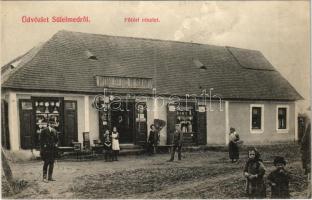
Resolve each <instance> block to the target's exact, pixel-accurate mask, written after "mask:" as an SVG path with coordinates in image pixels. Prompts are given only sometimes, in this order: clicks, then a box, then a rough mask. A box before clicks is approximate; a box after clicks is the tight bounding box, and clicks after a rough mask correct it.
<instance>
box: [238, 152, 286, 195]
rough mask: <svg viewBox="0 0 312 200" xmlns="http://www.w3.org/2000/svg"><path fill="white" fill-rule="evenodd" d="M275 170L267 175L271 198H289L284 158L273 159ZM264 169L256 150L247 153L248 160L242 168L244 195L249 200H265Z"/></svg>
mask: <svg viewBox="0 0 312 200" xmlns="http://www.w3.org/2000/svg"><path fill="white" fill-rule="evenodd" d="M273 163H274V166H275V169H274V170H273V171H272V172H271V173H270V174H269V175H268V177H267V179H268V183H269V185H270V187H271V198H274V199H275V198H281V199H285V198H289V197H290V195H289V179H290V176H289V173H288V172H287V170H286V169H285V166H286V161H285V158H284V157H281V156H276V157H275V158H274V161H273ZM265 171H266V170H265V167H264V164H263V161H262V160H261V158H260V153H259V151H257V149H256V148H251V149H249V151H248V160H247V162H246V164H245V168H244V177H245V178H246V193H247V195H248V197H249V198H257V199H261V198H265V197H266V184H265V182H264V174H265Z"/></svg>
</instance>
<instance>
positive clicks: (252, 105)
mask: <svg viewBox="0 0 312 200" xmlns="http://www.w3.org/2000/svg"><path fill="white" fill-rule="evenodd" d="M253 107H260V108H261V129H253V128H252V108H253ZM249 110H250V116H249V126H250V133H251V134H261V133H263V132H264V104H250V107H249Z"/></svg>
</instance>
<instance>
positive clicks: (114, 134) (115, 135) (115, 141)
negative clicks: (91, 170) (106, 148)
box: [112, 126, 120, 161]
mask: <svg viewBox="0 0 312 200" xmlns="http://www.w3.org/2000/svg"><path fill="white" fill-rule="evenodd" d="M112 150H113V161H114V160H115V161H118V158H117V156H118V153H119V150H120V147H119V133H118V132H117V128H116V126H114V127H113V132H112Z"/></svg>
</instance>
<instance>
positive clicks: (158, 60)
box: [1, 31, 302, 150]
mask: <svg viewBox="0 0 312 200" xmlns="http://www.w3.org/2000/svg"><path fill="white" fill-rule="evenodd" d="M1 78H2V80H1V83H2V85H1V88H2V93H1V96H2V102H3V104H4V106H3V109H2V110H3V113H4V114H5V116H2V118H4V119H3V120H2V121H4V122H3V124H6V126H5V127H3V128H2V133H3V134H4V136H3V137H6V138H7V141H8V143H9V146H10V149H11V150H20V149H35V148H38V146H39V143H38V142H39V137H40V131H41V130H42V129H43V128H44V127H46V125H47V121H53V123H54V125H55V127H56V129H57V131H58V132H59V139H60V146H70V145H71V143H72V142H80V143H83V141H84V139H86V138H84V136H85V137H88V138H89V140H90V142H91V146H92V145H94V143H97V142H98V141H100V140H101V137H102V134H103V133H104V130H105V129H106V128H109V129H110V128H112V126H117V128H118V131H119V132H120V142H121V143H122V144H133V145H144V144H145V143H146V141H147V137H148V133H149V130H150V125H151V124H152V123H154V120H155V119H158V120H163V121H165V122H166V125H165V127H164V128H163V129H162V130H161V132H160V145H167V144H170V142H171V136H172V132H173V130H174V127H175V124H177V123H178V124H180V125H181V129H182V131H183V132H184V135H185V143H186V144H188V145H194V146H196V145H208V146H209V145H226V144H227V143H228V140H229V138H228V133H229V129H230V127H235V128H236V131H237V132H238V133H239V135H240V138H241V139H242V140H243V141H244V144H269V143H274V142H289V141H295V140H296V139H297V137H298V136H297V116H296V101H297V100H300V99H302V97H301V96H300V95H299V94H298V92H297V91H296V90H295V89H294V88H293V87H292V86H291V85H290V84H289V82H288V81H287V80H286V79H285V78H283V77H282V75H281V74H280V73H279V72H278V71H277V70H276V69H275V68H274V67H273V66H272V65H271V64H270V62H269V61H268V60H267V59H266V58H265V57H264V56H263V54H262V53H261V52H259V51H256V50H247V49H241V48H234V47H227V46H214V45H206V44H197V43H186V42H177V41H163V40H156V39H142V38H131V37H119V36H108V35H99V34H89V33H80V32H71V31H59V32H58V33H56V34H55V35H54V36H53V37H52V38H51V39H49V40H48V41H47V42H45V43H43V44H41V45H39V46H36V47H34V48H33V49H31V50H30V51H29V52H27V53H25V54H24V55H22V56H20V57H18V58H16V59H14V60H13V61H12V62H10V63H8V64H7V65H5V66H3V67H2V69H1ZM5 122H6V123H5Z"/></svg>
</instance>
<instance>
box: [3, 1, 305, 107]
mask: <svg viewBox="0 0 312 200" xmlns="http://www.w3.org/2000/svg"><path fill="white" fill-rule="evenodd" d="M0 3H1V9H2V10H1V66H3V65H4V64H6V63H7V62H9V61H10V60H12V59H14V58H15V57H17V56H19V55H22V54H23V53H25V52H26V51H28V50H29V49H31V48H32V47H34V46H36V45H38V44H40V43H42V42H45V41H47V40H48V39H49V38H51V37H52V35H53V34H55V33H56V32H57V31H59V30H70V31H79V32H87V33H98V34H106V35H118V36H130V37H144V38H154V39H163V40H176V41H185V42H196V43H203V44H212V45H221V46H234V47H240V48H247V49H255V50H259V51H261V52H262V53H263V54H264V56H265V57H266V58H267V59H268V60H269V61H270V62H271V64H273V66H274V67H275V68H276V69H277V70H278V71H279V72H280V73H281V74H282V75H283V76H284V77H285V78H286V79H287V80H288V81H289V82H290V83H291V84H292V85H293V86H294V87H295V89H296V90H297V91H298V92H299V93H300V94H301V95H302V96H303V97H304V98H305V100H303V101H299V102H298V105H299V112H304V111H305V110H306V108H307V107H308V106H309V105H310V104H309V103H310V102H309V101H310V91H309V89H310V76H311V70H310V49H309V44H310V16H309V14H310V12H309V6H310V5H309V4H310V1H217V2H214V1H183V2H176V1H171V2H165V1H160V2H152V1H145V2H136V1H130V2H118V1H117V2H115V1H114V2H107V1H104V2H97V1H87V2H80V1H73V2H71V1H64V2H57V1H41V2H40V1H31V2H29V1H28V2H27V1H25V2H14V1H1V2H0ZM23 16H28V17H49V18H50V19H51V18H52V17H53V16H67V17H78V16H88V17H89V19H90V22H89V23H22V20H21V19H22V17H23ZM126 17H136V18H137V17H139V18H145V17H147V18H158V19H159V22H157V23H129V22H125V20H124V19H125V18H126Z"/></svg>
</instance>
